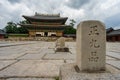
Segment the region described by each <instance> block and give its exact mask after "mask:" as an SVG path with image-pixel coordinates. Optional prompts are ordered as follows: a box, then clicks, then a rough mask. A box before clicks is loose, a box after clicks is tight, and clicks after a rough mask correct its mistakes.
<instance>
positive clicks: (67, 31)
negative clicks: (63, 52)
mask: <svg viewBox="0 0 120 80" xmlns="http://www.w3.org/2000/svg"><path fill="white" fill-rule="evenodd" d="M75 23H76V21H75V20H73V19H71V20H70V24H69V25H70V26H68V27H66V28H65V30H64V34H76V29H75V28H74V25H75Z"/></svg>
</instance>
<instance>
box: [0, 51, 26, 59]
mask: <svg viewBox="0 0 120 80" xmlns="http://www.w3.org/2000/svg"><path fill="white" fill-rule="evenodd" d="M25 54H26V53H18V54H11V55H6V56H0V60H14V59H17V58H18V57H21V56H23V55H25Z"/></svg>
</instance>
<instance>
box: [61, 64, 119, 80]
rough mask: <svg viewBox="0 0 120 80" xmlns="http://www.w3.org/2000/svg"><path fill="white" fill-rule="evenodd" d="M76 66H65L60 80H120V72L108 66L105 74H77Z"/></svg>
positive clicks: (62, 68)
mask: <svg viewBox="0 0 120 80" xmlns="http://www.w3.org/2000/svg"><path fill="white" fill-rule="evenodd" d="M75 66H76V65H75V64H65V65H63V66H62V67H61V68H60V80H120V71H119V70H117V69H116V68H113V67H111V66H109V65H106V67H107V71H104V72H94V73H92V72H91V73H88V72H77V71H76V69H75Z"/></svg>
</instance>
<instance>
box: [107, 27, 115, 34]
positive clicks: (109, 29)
mask: <svg viewBox="0 0 120 80" xmlns="http://www.w3.org/2000/svg"><path fill="white" fill-rule="evenodd" d="M113 30H114V29H113V28H112V27H111V28H108V29H106V33H109V32H111V31H113Z"/></svg>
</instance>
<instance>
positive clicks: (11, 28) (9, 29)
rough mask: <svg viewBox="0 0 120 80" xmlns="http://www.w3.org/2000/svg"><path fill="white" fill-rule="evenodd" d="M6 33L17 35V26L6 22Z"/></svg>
mask: <svg viewBox="0 0 120 80" xmlns="http://www.w3.org/2000/svg"><path fill="white" fill-rule="evenodd" d="M5 31H6V33H18V29H17V24H15V23H13V22H8V23H7V26H6V27H5Z"/></svg>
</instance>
